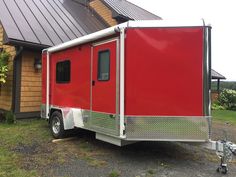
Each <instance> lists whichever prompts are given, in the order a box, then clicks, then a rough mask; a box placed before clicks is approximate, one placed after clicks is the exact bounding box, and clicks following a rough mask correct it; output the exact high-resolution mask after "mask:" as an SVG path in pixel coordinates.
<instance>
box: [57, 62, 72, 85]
mask: <svg viewBox="0 0 236 177" xmlns="http://www.w3.org/2000/svg"><path fill="white" fill-rule="evenodd" d="M63 62H69V66H70V70H69V71H70V75H69V76H70V78H69V81H58V80H57V79H58V78H57V64H59V63H63ZM70 82H71V61H70V59H65V60H60V61H57V62H56V83H57V84H68V83H70Z"/></svg>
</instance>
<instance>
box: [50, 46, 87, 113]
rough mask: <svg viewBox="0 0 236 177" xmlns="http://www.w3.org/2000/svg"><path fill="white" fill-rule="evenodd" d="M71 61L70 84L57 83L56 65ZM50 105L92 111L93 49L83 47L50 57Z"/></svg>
mask: <svg viewBox="0 0 236 177" xmlns="http://www.w3.org/2000/svg"><path fill="white" fill-rule="evenodd" d="M64 60H70V62H71V76H70V77H71V79H70V82H69V83H60V84H59V83H56V63H57V62H59V61H64ZM50 66H51V67H50V70H51V72H50V104H52V105H56V106H62V107H74V108H76V107H77V108H82V109H90V80H91V78H90V71H91V47H90V45H83V46H80V47H74V48H71V49H67V50H64V51H60V52H57V53H54V54H52V55H51V57H50Z"/></svg>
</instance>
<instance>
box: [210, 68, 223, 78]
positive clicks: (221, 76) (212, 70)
mask: <svg viewBox="0 0 236 177" xmlns="http://www.w3.org/2000/svg"><path fill="white" fill-rule="evenodd" d="M211 78H212V79H226V78H225V76H223V75H221V74H220V73H218V72H216V71H215V70H214V69H211Z"/></svg>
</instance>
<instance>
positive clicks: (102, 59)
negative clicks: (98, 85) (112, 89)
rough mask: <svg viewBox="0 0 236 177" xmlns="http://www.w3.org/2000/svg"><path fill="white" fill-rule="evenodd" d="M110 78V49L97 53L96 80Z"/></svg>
mask: <svg viewBox="0 0 236 177" xmlns="http://www.w3.org/2000/svg"><path fill="white" fill-rule="evenodd" d="M109 79H110V51H109V50H105V51H101V52H99V53H98V80H99V81H108V80H109Z"/></svg>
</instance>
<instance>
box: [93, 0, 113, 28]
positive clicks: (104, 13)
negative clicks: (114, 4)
mask: <svg viewBox="0 0 236 177" xmlns="http://www.w3.org/2000/svg"><path fill="white" fill-rule="evenodd" d="M89 5H90V7H91V8H92V9H93V10H94V11H95V12H96V13H97V14H98V15H99V16H100V17H102V18H103V20H104V21H105V22H106V23H107V24H108V25H110V26H115V25H117V22H116V20H115V19H113V18H112V11H111V10H110V9H109V8H108V7H107V6H106V5H105V4H103V3H102V2H101V0H94V1H91V2H90V4H89Z"/></svg>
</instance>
